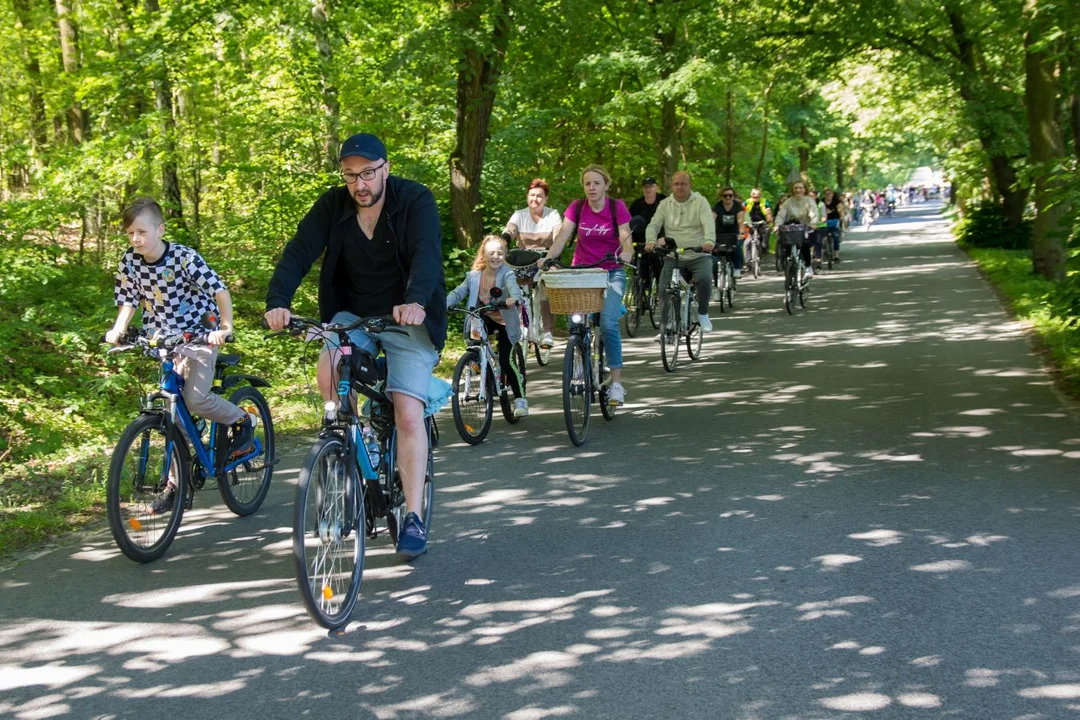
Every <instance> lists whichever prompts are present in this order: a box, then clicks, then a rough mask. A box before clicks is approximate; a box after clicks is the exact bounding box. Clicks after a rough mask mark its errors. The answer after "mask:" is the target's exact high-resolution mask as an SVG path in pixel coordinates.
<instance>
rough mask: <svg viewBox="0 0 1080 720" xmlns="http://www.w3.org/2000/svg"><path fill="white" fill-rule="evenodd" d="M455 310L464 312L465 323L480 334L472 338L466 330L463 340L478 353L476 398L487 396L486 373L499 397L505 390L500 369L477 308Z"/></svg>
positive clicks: (489, 337) (496, 395) (482, 398)
mask: <svg viewBox="0 0 1080 720" xmlns="http://www.w3.org/2000/svg"><path fill="white" fill-rule="evenodd" d="M455 310H457V311H458V312H461V313H464V314H465V316H466V318H467V320H466V325H467V326H471V327H472V328H473V329H475V330H476V333H477V334H478V335H479V336H480V337H479V338H474V337H472V336H471V333H468V332H467V333H466V340H465V344H466V346H467V347H469V348H476V349H477V351H479V353H480V391H479V393H478V394H477V398H479V399H481V400H484V399H486V398H487V388H488V384H487V376H488V373H491V378H492V380H493V381H494V384H495V397H496V398H498V397H501V396H502V394H503V392H504V390H505V387H504V386H503V382H502V371H501V369H500V368H499V361H498V357H497V355H496V353H495V351H494V350H493V349H492V347H491V336H490V335H489V334H488V331H487V327H485V325H484V321H483V319H482V318H481V314H480V312H478V311H477V310H462V309H460V308H455Z"/></svg>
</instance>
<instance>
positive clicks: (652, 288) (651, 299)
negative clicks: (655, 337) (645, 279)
mask: <svg viewBox="0 0 1080 720" xmlns="http://www.w3.org/2000/svg"><path fill="white" fill-rule="evenodd" d="M645 306H646V307H647V308H648V310H649V323H650V324H651V325H652V326H653V330H659V329H660V291H659V285H658V284H657V280H656V278H653V280H652V281H651V282H650V283H649V292H648V296H647V297H646V299H645Z"/></svg>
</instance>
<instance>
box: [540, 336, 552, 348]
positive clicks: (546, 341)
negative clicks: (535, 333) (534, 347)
mask: <svg viewBox="0 0 1080 720" xmlns="http://www.w3.org/2000/svg"><path fill="white" fill-rule="evenodd" d="M554 344H555V340H554V338H552V337H551V333H549V332H546V333H544V334H543V335H541V336H540V347H542V348H544V349H545V350H546V349H548V348H549V347H551V346H552V345H554Z"/></svg>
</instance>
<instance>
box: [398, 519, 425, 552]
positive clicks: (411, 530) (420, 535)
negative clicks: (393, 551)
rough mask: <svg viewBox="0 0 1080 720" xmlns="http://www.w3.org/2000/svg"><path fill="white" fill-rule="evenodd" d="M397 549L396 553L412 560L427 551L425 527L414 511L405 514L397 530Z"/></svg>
mask: <svg viewBox="0 0 1080 720" xmlns="http://www.w3.org/2000/svg"><path fill="white" fill-rule="evenodd" d="M397 551H398V555H402V556H404V557H405V559H406V560H412V559H413V558H415V557H419V556H420V555H423V554H424V553H426V552H427V528H426V527H424V523H423V522H421V520H420V516H419V515H417V514H416V513H413V512H411V513H409V514H408V515H406V516H405V522H404V523H402V526H401V530H400V531H399V532H398V545H397Z"/></svg>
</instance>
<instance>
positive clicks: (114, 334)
mask: <svg viewBox="0 0 1080 720" xmlns="http://www.w3.org/2000/svg"><path fill="white" fill-rule="evenodd" d="M123 338H124V331H123V330H115V329H114V330H110V331H109V332H107V333H105V342H107V343H109V344H110V345H119V344H120V341H121V340H122V339H123Z"/></svg>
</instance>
